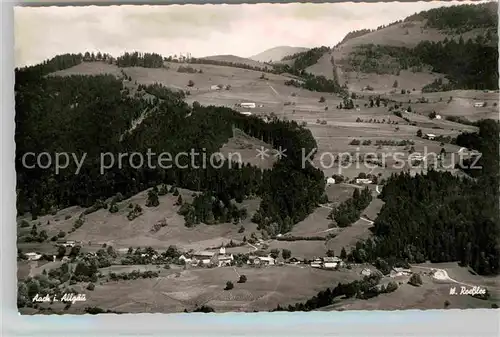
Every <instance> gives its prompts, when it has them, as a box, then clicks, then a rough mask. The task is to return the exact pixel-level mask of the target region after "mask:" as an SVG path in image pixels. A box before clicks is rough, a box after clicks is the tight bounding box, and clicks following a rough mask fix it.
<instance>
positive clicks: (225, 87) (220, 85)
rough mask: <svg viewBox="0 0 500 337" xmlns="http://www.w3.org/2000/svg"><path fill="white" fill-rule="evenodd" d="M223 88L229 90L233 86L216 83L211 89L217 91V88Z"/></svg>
mask: <svg viewBox="0 0 500 337" xmlns="http://www.w3.org/2000/svg"><path fill="white" fill-rule="evenodd" d="M222 89H224V90H229V89H231V86H230V85H222V84H216V85H211V86H210V90H215V91H217V90H222Z"/></svg>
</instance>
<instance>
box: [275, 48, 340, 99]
mask: <svg viewBox="0 0 500 337" xmlns="http://www.w3.org/2000/svg"><path fill="white" fill-rule="evenodd" d="M329 50H330V48H328V47H324V46H323V47H319V48H312V49H310V50H308V51H305V52H301V53H297V54H294V55H292V56H290V57H293V63H292V64H291V65H288V64H276V65H275V66H274V67H275V70H276V71H277V72H278V73H288V74H291V75H295V76H297V77H299V78H300V79H299V80H288V81H286V82H285V85H291V86H295V87H298V88H304V89H307V90H311V91H319V92H335V93H342V92H344V93H345V90H344V88H342V87H341V86H340V85H339V84H338V82H337V81H335V80H330V79H327V78H326V77H324V76H315V75H312V74H310V73H308V72H307V71H306V68H307V67H310V66H312V65H314V64H316V63H317V62H318V61H319V59H320V58H321V57H322V56H323V55H324V54H325V53H327V52H328V51H329ZM332 67H333V65H332Z"/></svg>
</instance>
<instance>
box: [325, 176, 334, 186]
mask: <svg viewBox="0 0 500 337" xmlns="http://www.w3.org/2000/svg"><path fill="white" fill-rule="evenodd" d="M326 184H327V185H333V184H335V179H333V178H332V177H330V178H328V179H326Z"/></svg>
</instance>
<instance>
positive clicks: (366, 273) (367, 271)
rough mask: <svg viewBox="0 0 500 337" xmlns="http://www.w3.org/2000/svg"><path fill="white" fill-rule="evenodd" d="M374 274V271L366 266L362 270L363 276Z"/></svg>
mask: <svg viewBox="0 0 500 337" xmlns="http://www.w3.org/2000/svg"><path fill="white" fill-rule="evenodd" d="M371 274H372V271H371V270H370V269H368V268H365V269H363V270H362V271H361V275H363V276H370V275H371Z"/></svg>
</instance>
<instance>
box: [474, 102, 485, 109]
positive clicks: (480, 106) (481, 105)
mask: <svg viewBox="0 0 500 337" xmlns="http://www.w3.org/2000/svg"><path fill="white" fill-rule="evenodd" d="M483 106H484V102H476V103H474V107H475V108H482V107H483Z"/></svg>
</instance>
